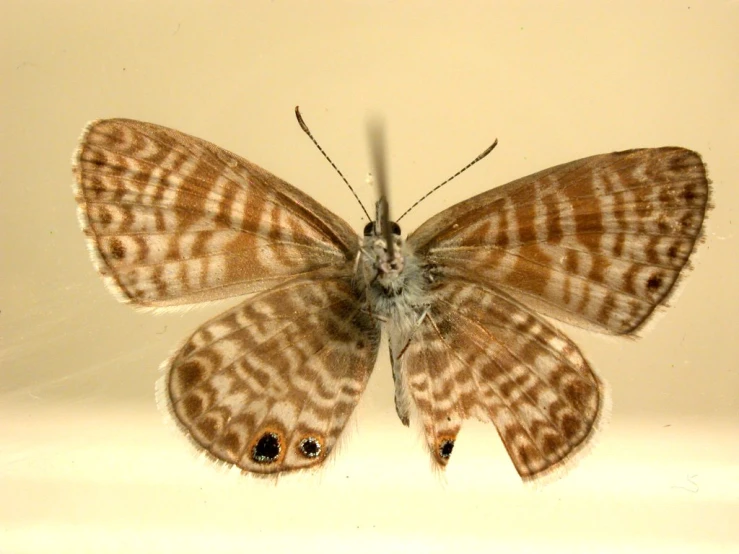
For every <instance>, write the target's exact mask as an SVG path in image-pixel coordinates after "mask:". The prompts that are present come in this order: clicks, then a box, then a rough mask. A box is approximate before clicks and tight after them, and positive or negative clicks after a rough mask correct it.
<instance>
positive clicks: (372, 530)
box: [0, 0, 739, 554]
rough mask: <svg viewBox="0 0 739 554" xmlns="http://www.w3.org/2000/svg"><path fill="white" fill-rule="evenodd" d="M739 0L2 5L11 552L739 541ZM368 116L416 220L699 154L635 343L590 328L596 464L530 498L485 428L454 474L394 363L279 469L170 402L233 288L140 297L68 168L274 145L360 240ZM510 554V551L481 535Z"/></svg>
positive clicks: (682, 546) (1, 242)
mask: <svg viewBox="0 0 739 554" xmlns="http://www.w3.org/2000/svg"><path fill="white" fill-rule="evenodd" d="M738 30H739V4H738V3H736V2H724V1H720V2H716V1H698V0H692V1H684V2H679V1H674V2H653V1H646V2H644V1H627V2H590V1H582V2H577V1H570V2H557V3H554V2H545V1H544V0H541V1H538V2H537V1H529V2H513V1H510V2H492V1H479V2H430V1H429V2H424V1H420V0H419V1H406V2H367V1H363V2H359V1H356V2H348V1H347V2H338V1H330V2H329V1H325V2H298V1H274V2H237V1H232V2H223V1H221V2H174V1H169V2H164V1H159V0H157V1H138V2H102V1H101V2H89V1H87V2H83V1H76V2H73V1H67V2H57V1H40V0H39V1H35V2H20V1H5V2H3V3H2V5H0V41H2V52H1V56H2V57H1V59H0V72H1V73H0V75H1V77H0V82H1V83H2V84H1V85H0V91H1V94H2V96H1V100H0V102H1V108H0V117H1V118H2V119H1V121H0V129H1V131H0V141H1V142H0V156H1V158H0V161H1V163H0V192H1V195H2V196H1V197H0V256H1V257H0V364H1V369H0V371H1V374H0V498H1V499H2V501H0V551H2V552H12V553H21V552H55V553H61V552H74V553H80V552H169V551H173V552H174V551H176V552H179V553H184V552H204V551H207V552H211V553H214V554H216V553H217V554H220V553H221V552H223V553H225V552H258V551H267V552H283V551H291V552H318V551H321V552H334V551H336V552H347V551H349V550H348V549H349V548H351V549H353V550H356V551H360V552H395V551H398V552H409V551H413V550H414V549H415V550H416V551H418V552H451V551H452V550H454V551H466V552H474V551H483V550H484V551H493V550H492V549H493V548H494V549H495V550H494V551H496V552H512V551H531V552H554V551H562V552H577V551H581V552H610V551H614V552H615V551H638V550H647V549H651V550H652V551H664V552H671V553H673V552H718V551H729V550H733V549H739V525H737V522H739V356H738V354H739V332H738V331H737V329H738V327H739V319H738V316H739V287H738V286H737V283H738V282H739V263H738V260H739V241H738V240H737V225H738V224H739V214H737V207H738V206H739V155H737V153H738V145H739V109H737V108H738V106H739V104H738V102H737V101H738V100H739V32H737V31H738ZM296 104H299V105H300V106H301V109H302V112H303V114H304V116H305V118H306V121H307V122H308V123H309V125H310V126H311V128H312V130H313V131H314V133H315V134H316V136H317V137H318V139H319V140H320V142H321V143H322V145H323V147H324V148H325V149H326V150H327V151H328V152H329V153H330V154H331V156H332V157H333V159H334V161H335V162H336V163H337V164H338V165H339V166H340V167H341V168H342V169H343V171H344V172H345V174H346V175H347V177H348V178H349V179H350V181H351V182H352V183H354V185H355V187H357V189H358V192H359V194H360V195H361V196H362V198H363V199H364V200H365V202H366V203H367V204H369V205H371V204H372V202H373V196H374V192H373V190H371V189H370V188H368V186H367V185H366V184H365V176H366V172H367V169H368V155H367V144H366V134H365V122H366V118H367V115H368V114H369V113H371V112H374V113H379V114H382V115H383V116H384V118H385V121H386V123H387V132H388V140H389V149H390V160H389V171H390V178H391V186H392V201H393V206H394V207H393V209H394V211H395V213H396V214H397V213H400V211H402V210H404V209H405V208H406V207H407V206H409V205H410V204H411V203H412V202H413V201H414V200H416V199H417V198H418V197H419V196H421V195H422V194H424V193H425V192H426V191H428V190H429V189H430V188H431V187H433V186H435V185H436V184H438V183H439V182H440V181H441V180H442V179H444V178H446V177H447V176H448V175H449V174H451V173H452V172H454V171H456V170H457V169H458V168H459V167H461V166H462V165H463V164H465V163H466V162H468V161H469V160H470V159H472V158H473V157H474V156H476V155H477V154H478V153H479V152H480V151H481V150H482V149H483V148H484V147H485V146H487V145H488V144H489V143H490V142H491V141H492V139H494V138H495V137H497V138H498V139H499V140H500V144H499V146H498V148H497V149H496V150H495V151H494V153H493V154H492V155H491V156H490V157H489V158H488V159H486V160H485V161H484V162H482V163H481V164H479V165H478V166H476V167H475V168H474V169H472V170H471V171H469V172H468V173H466V174H465V175H464V176H463V177H461V178H459V179H458V180H457V181H456V182H455V183H454V184H453V185H451V186H449V187H447V188H445V189H443V190H442V191H440V192H439V193H437V194H435V195H434V196H433V197H431V198H430V199H429V200H428V201H426V202H424V203H423V204H422V205H421V206H420V207H418V208H417V209H416V210H415V211H414V212H413V213H412V215H410V216H409V217H408V218H407V219H406V220H404V230H405V231H410V230H411V229H412V228H413V227H415V226H416V225H418V224H419V223H421V222H422V221H424V220H425V219H426V218H428V217H430V216H431V215H432V214H434V213H436V212H437V211H438V210H440V209H442V208H443V207H445V206H448V205H450V204H451V203H454V202H457V201H460V200H462V199H464V198H467V197H469V196H471V195H472V194H475V193H479V192H481V191H483V190H486V189H488V188H491V187H493V186H495V185H498V184H502V183H505V182H507V181H509V180H511V179H514V178H517V177H520V176H523V175H526V174H529V173H532V172H534V171H537V170H540V169H543V168H546V167H549V166H551V165H555V164H557V163H561V162H565V161H569V160H572V159H576V158H580V157H584V156H587V155H591V154H597V153H602V152H609V151H613V150H622V149H628V148H635V147H644V146H664V145H680V146H685V147H689V148H692V149H695V150H697V151H699V152H700V153H702V155H703V156H704V159H705V161H706V163H707V165H708V168H709V171H710V176H711V178H712V180H713V188H714V196H713V201H714V203H715V206H716V207H715V209H714V210H713V211H712V212H711V213H710V215H709V218H708V222H707V227H706V241H705V243H704V244H702V245H701V246H700V248H699V251H698V256H696V257H695V258H694V270H693V271H692V272H690V273H689V275H688V276H687V278H686V279H685V280H684V281H683V283H682V286H681V287H680V293H679V294H677V295H676V296H674V297H673V299H672V301H671V307H670V308H669V309H668V310H666V311H665V312H664V313H663V314H661V315H660V316H659V317H658V318H656V320H655V321H654V322H653V323H652V324H651V325H650V326H649V327H648V328H647V329H646V330H645V331H644V332H643V333H642V337H641V339H640V340H638V341H631V340H626V339H615V338H608V337H603V336H599V335H594V334H591V333H588V332H585V331H581V330H577V329H570V328H567V329H566V331H567V332H568V333H569V335H570V336H571V337H572V338H573V339H575V340H576V341H577V342H578V344H579V345H580V346H581V348H582V350H583V352H584V354H585V355H586V357H587V358H588V359H589V360H590V362H591V363H592V364H593V366H594V367H595V368H596V370H597V371H598V372H599V374H600V375H601V376H602V377H603V378H604V379H605V380H606V381H607V382H608V383H609V384H610V387H611V395H612V398H613V412H612V417H611V421H610V424H609V425H608V426H607V427H606V428H605V430H604V431H603V432H602V433H601V435H600V438H599V441H598V443H597V444H596V445H595V448H594V449H593V451H592V452H591V454H590V455H589V456H588V457H586V458H585V459H584V460H583V461H582V462H581V463H580V464H579V466H578V467H577V468H575V469H574V470H573V471H572V472H570V473H569V474H567V475H566V476H565V477H564V478H563V479H561V480H559V481H557V482H556V483H553V484H550V485H548V486H546V487H544V488H542V489H535V488H531V487H525V486H523V485H522V484H521V483H520V481H519V479H518V477H517V475H516V473H515V471H514V470H513V466H512V465H511V463H510V461H509V460H508V458H507V456H506V454H505V451H504V449H503V447H502V445H501V443H500V441H499V439H498V437H497V434H496V432H495V429H494V428H493V427H492V426H490V425H482V424H479V423H475V422H470V423H469V424H468V425H467V426H466V427H465V429H464V430H463V431H462V433H461V434H460V437H459V440H458V443H457V447H456V449H455V452H454V456H453V458H452V460H451V463H450V465H449V467H448V470H447V472H446V478H445V479H440V478H439V477H438V476H436V475H434V474H433V473H432V471H431V470H430V464H429V462H428V460H427V453H426V452H425V450H424V447H423V444H422V441H421V439H420V436H419V434H418V433H416V432H414V431H409V430H408V429H406V428H404V427H403V426H401V425H400V424H399V422H398V420H397V418H396V416H395V413H394V408H393V397H392V384H391V377H390V368H389V364H388V361H387V356H386V354H384V353H381V355H380V357H379V362H378V366H377V369H376V371H375V373H374V375H373V378H372V380H371V381H370V385H369V387H368V390H367V391H366V393H365V396H364V398H363V400H362V402H361V404H360V406H359V408H358V411H357V416H356V419H355V423H354V424H353V425H352V428H351V429H350V430H349V433H348V437H347V440H346V441H345V443H344V446H343V448H342V449H341V452H339V453H338V455H337V456H335V458H334V460H333V461H332V462H330V463H328V464H327V467H325V468H324V469H323V471H321V472H320V473H318V474H317V475H300V476H297V477H288V478H283V479H280V482H279V483H278V484H277V485H276V486H275V485H274V484H272V483H270V482H265V481H261V480H254V479H251V478H247V477H242V476H239V475H232V474H229V473H228V472H224V471H222V470H219V469H218V468H216V467H214V466H213V465H212V464H209V463H204V462H203V461H201V460H200V459H199V458H198V456H197V455H196V454H195V452H194V450H193V449H192V448H191V446H190V445H189V444H188V443H187V441H185V440H184V439H183V438H182V437H181V436H180V434H179V431H177V430H176V429H172V428H170V427H167V426H166V425H164V424H163V418H162V416H161V414H160V413H159V412H158V410H157V407H156V403H155V400H154V383H155V381H156V380H157V378H158V376H159V374H158V370H157V367H158V365H159V363H160V362H161V361H162V360H163V359H164V358H166V357H167V355H168V354H169V352H170V351H171V349H173V348H174V347H175V346H176V345H178V344H179V343H180V342H181V341H183V340H184V339H185V337H186V336H187V335H188V334H189V333H190V332H192V331H193V330H194V329H195V328H196V327H197V326H198V325H200V324H201V323H202V322H204V321H205V320H206V319H208V318H210V317H211V316H213V315H215V314H216V313H218V312H220V311H222V310H223V309H225V308H226V307H227V306H229V305H231V304H233V303H234V301H230V302H223V303H220V304H218V305H212V306H208V307H205V308H203V309H199V310H193V311H191V312H188V313H186V314H183V315H171V314H170V315H160V316H155V315H151V314H144V313H137V312H135V311H134V310H132V309H131V308H129V307H126V306H123V305H120V304H118V303H117V302H116V301H115V300H114V299H113V297H112V296H111V295H110V294H108V292H107V291H106V290H105V288H104V286H103V283H102V281H101V279H100V278H99V277H98V276H97V274H96V273H95V271H94V269H93V266H92V264H91V263H90V260H89V258H88V255H87V252H86V251H85V244H84V241H83V238H82V235H81V233H80V231H79V229H78V226H77V221H76V215H75V202H74V199H73V195H72V191H71V183H72V174H71V169H70V158H71V155H72V151H73V150H74V148H75V144H76V141H77V138H78V136H79V134H80V132H81V130H82V128H83V126H84V124H85V123H86V122H87V121H88V120H91V119H94V118H101V117H129V118H135V119H142V120H146V121H152V122H156V123H160V124H163V125H167V126H171V127H175V128H177V129H180V130H182V131H185V132H188V133H190V134H194V135H196V136H200V137H203V138H205V139H207V140H210V141H212V142H215V143H217V144H220V145H222V146H224V147H226V148H228V149H230V150H233V151H235V152H237V153H240V154H242V155H244V156H245V157H248V158H249V159H251V160H253V161H254V162H256V163H258V164H260V165H262V166H264V167H265V168H267V169H269V170H271V171H272V172H274V173H276V174H277V175H279V176H281V177H283V178H285V179H287V180H288V181H289V182H291V183H293V184H295V185H296V186H298V187H300V188H302V189H303V190H305V191H306V192H308V193H310V194H312V195H313V196H314V197H315V198H317V199H318V200H319V201H320V202H322V203H324V204H325V205H327V206H328V207H329V208H330V209H332V210H334V211H336V212H338V213H340V214H341V215H342V216H343V217H344V218H345V219H346V220H347V221H349V222H351V223H352V224H354V225H355V226H356V227H357V229H358V230H361V226H362V225H363V224H364V221H363V220H362V218H361V211H360V209H359V207H358V206H357V205H356V203H355V201H354V200H353V198H352V196H351V194H350V193H349V191H348V190H346V188H345V187H344V185H343V184H342V183H341V181H340V180H339V179H338V177H337V176H336V175H335V174H334V173H333V171H332V169H331V168H330V167H329V165H328V164H327V163H325V161H324V160H323V159H322V158H321V156H320V154H319V153H318V152H317V151H316V149H315V148H314V147H313V145H312V144H311V143H310V142H309V141H308V140H307V138H306V137H305V136H304V135H303V133H302V132H301V131H300V129H299V128H298V125H297V124H296V122H295V119H294V116H293V108H294V106H295V105H296ZM483 547H485V548H483Z"/></svg>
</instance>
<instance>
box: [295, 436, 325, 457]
mask: <svg viewBox="0 0 739 554" xmlns="http://www.w3.org/2000/svg"><path fill="white" fill-rule="evenodd" d="M298 448H300V452H301V453H302V454H303V456H305V457H306V458H317V457H318V456H320V455H321V450H322V449H321V443H320V442H319V440H318V439H317V438H315V437H306V438H304V439H303V440H302V441H300V444H299V445H298Z"/></svg>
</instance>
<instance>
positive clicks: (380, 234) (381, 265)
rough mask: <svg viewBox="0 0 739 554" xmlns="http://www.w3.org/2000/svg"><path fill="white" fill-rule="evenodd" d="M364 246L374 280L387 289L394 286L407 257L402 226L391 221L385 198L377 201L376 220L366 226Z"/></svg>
mask: <svg viewBox="0 0 739 554" xmlns="http://www.w3.org/2000/svg"><path fill="white" fill-rule="evenodd" d="M363 247H364V248H363V250H364V252H365V253H366V254H367V258H368V262H369V263H370V264H371V265H372V266H373V267H372V269H373V270H374V274H375V277H374V280H376V281H377V282H379V284H380V285H381V286H383V287H384V288H386V289H389V288H392V285H393V283H394V282H396V281H397V277H398V276H399V275H400V274H401V273H402V271H403V269H404V267H405V259H404V256H403V253H402V248H403V238H402V237H401V236H400V226H399V225H398V224H397V223H396V222H394V221H390V219H389V217H388V209H387V201H386V200H385V199H384V198H380V200H378V202H377V217H376V219H375V221H370V222H369V223H368V224H367V225H365V227H364V243H363Z"/></svg>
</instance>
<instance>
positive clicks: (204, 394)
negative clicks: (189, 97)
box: [74, 108, 710, 480]
mask: <svg viewBox="0 0 739 554" xmlns="http://www.w3.org/2000/svg"><path fill="white" fill-rule="evenodd" d="M296 114H297V115H298V118H299V121H300V123H301V126H303V127H304V130H306V132H308V131H307V128H306V127H305V126H304V123H303V122H302V119H301V118H300V114H299V112H298V110H297V108H296ZM311 138H312V135H311ZM319 148H320V147H319ZM322 152H323V151H322ZM377 152H379V150H377ZM324 155H325V154H324ZM375 163H376V166H377V167H379V170H378V173H381V174H382V175H381V176H380V178H379V180H380V181H381V182H384V181H385V177H384V166H383V165H382V156H378V157H376V160H375ZM473 163H474V162H473ZM337 171H338V170H337ZM74 174H75V176H76V189H75V194H76V199H77V203H78V212H79V219H80V222H81V226H82V229H83V231H84V233H85V235H86V236H87V239H88V246H89V250H90V252H91V255H92V257H93V261H94V263H95V265H96V267H97V269H98V271H99V272H100V273H101V274H102V276H103V278H104V280H105V282H106V283H107V285H108V288H109V289H110V290H111V291H112V292H113V294H114V295H115V296H116V297H117V298H118V299H119V300H121V301H123V302H127V303H131V304H134V305H135V306H139V307H144V308H154V309H156V308H167V307H172V306H182V305H191V304H200V303H203V302H210V301H214V300H219V299H224V298H228V297H232V296H236V295H245V294H252V293H256V294H254V295H253V296H250V297H249V298H248V299H247V300H245V301H244V302H242V303H241V304H239V305H237V306H236V307H234V308H231V309H229V310H228V311H226V312H225V313H222V314H221V315H219V316H217V317H215V318H213V319H211V320H210V321H208V322H207V323H205V324H204V325H202V326H201V327H200V328H198V329H197V330H196V331H195V332H194V333H193V334H192V336H191V337H190V338H189V339H187V341H186V342H185V343H184V345H183V346H182V347H181V348H179V350H177V351H176V352H175V353H174V354H173V355H172V357H171V358H170V359H169V360H167V361H166V362H165V370H166V373H165V397H166V402H167V404H168V407H169V409H170V410H171V413H172V414H173V416H174V418H175V420H176V421H177V423H178V424H179V426H180V427H181V428H182V430H183V431H184V432H185V433H186V434H187V436H189V438H190V439H191V440H192V441H193V442H194V443H195V444H196V445H197V446H198V447H199V448H200V449H202V450H203V451H205V452H207V453H208V454H209V455H210V456H212V457H214V458H216V459H218V460H222V461H223V462H226V463H227V464H232V465H235V466H238V467H239V468H241V469H242V470H243V471H246V472H250V473H255V474H278V473H282V472H289V471H293V470H300V469H305V468H310V467H313V466H317V465H319V464H321V463H323V462H324V461H325V460H326V459H327V458H328V457H329V456H330V455H331V453H332V451H333V450H334V447H335V446H336V444H337V440H338V439H339V436H340V435H341V433H342V431H343V429H344V427H345V426H346V424H347V420H348V419H349V417H350V416H351V414H352V412H353V410H354V408H355V407H356V405H357V403H358V401H359V398H360V396H361V394H362V392H363V390H364V388H365V385H366V384H367V380H368V379H369V376H370V374H371V372H372V369H373V367H374V365H375V361H376V358H377V355H378V350H379V345H380V337H381V329H382V328H383V327H384V328H385V329H386V331H387V334H388V342H389V346H390V358H391V364H392V376H393V380H394V388H395V407H396V411H397V415H398V417H399V419H400V420H401V422H402V423H403V424H404V425H406V426H408V425H409V422H410V421H411V419H413V420H415V421H417V422H418V424H420V427H422V429H423V433H424V436H425V440H426V443H427V445H428V450H429V452H430V456H431V459H432V460H433V462H434V463H435V464H436V466H438V467H440V468H443V467H445V466H446V465H447V463H448V461H449V459H450V455H451V453H452V450H453V448H454V443H455V440H456V437H457V434H458V432H459V430H460V428H461V426H462V424H463V422H464V421H465V420H467V419H470V418H477V419H480V420H483V421H491V422H492V423H493V424H494V425H495V428H496V429H497V431H498V434H499V436H500V438H501V440H502V442H503V444H504V446H505V448H506V450H507V452H508V454H509V456H510V458H511V460H512V462H513V465H514V467H515V469H516V471H517V472H518V474H519V475H520V476H521V478H522V479H524V480H529V479H534V478H537V477H540V476H542V475H545V474H548V473H549V472H551V471H553V470H555V469H557V468H560V467H562V465H563V464H564V463H565V462H567V461H568V460H570V459H571V458H572V456H573V455H574V454H575V453H577V452H578V451H579V450H580V449H582V447H583V446H584V445H586V444H587V442H588V440H589V439H590V438H591V437H592V435H593V431H594V429H595V428H596V426H597V425H596V424H597V422H598V421H599V418H600V417H601V415H602V413H603V400H604V385H603V383H602V381H601V380H600V379H599V378H598V377H597V376H596V374H595V373H594V372H593V370H592V368H591V366H590V364H589V363H588V362H587V360H586V359H585V358H584V356H583V355H582V353H581V352H580V350H579V349H578V347H577V346H576V345H575V343H573V342H572V341H571V340H570V339H569V338H568V337H567V336H566V335H565V334H564V333H562V332H561V331H560V330H558V329H557V328H556V327H555V326H554V325H552V323H550V322H549V321H548V319H545V317H547V318H554V319H557V320H560V321H564V322H566V323H568V324H572V325H575V326H579V327H584V328H588V329H591V330H595V331H599V332H604V333H611V334H616V335H631V334H633V333H635V332H636V331H637V330H638V329H639V328H640V327H641V326H642V325H643V324H644V322H645V321H646V320H647V319H648V318H649V316H650V315H651V314H652V313H653V312H654V310H655V308H656V307H657V306H658V305H660V304H661V303H663V302H664V301H665V299H666V298H667V297H668V295H669V293H670V291H671V290H672V289H673V287H674V285H675V283H676V282H677V280H678V277H679V276H680V273H681V271H682V270H683V268H685V267H686V264H687V263H688V259H689V257H690V254H691V252H692V251H693V249H694V247H695V245H696V242H697V240H698V239H699V238H700V236H701V229H702V224H703V220H704V217H705V214H706V210H707V207H708V206H709V192H710V191H709V182H708V179H707V177H706V168H705V166H704V164H703V162H702V160H701V157H700V155H699V154H697V153H696V152H693V151H690V150H686V149H684V148H678V147H665V148H648V149H638V150H628V151H624V152H614V153H610V154H602V155H597V156H592V157H588V158H584V159H580V160H577V161H572V162H569V163H565V164H562V165H558V166H556V167H552V168H550V169H546V170H544V171H541V172H539V173H535V174H533V175H530V176H528V177H524V178H522V179H518V180H516V181H513V182H511V183H508V184H506V185H503V186H500V187H498V188H494V189H492V190H489V191H487V192H484V193H482V194H479V195H477V196H474V197H472V198H470V199H468V200H465V201H463V202H460V203H458V204H456V205H454V206H452V207H450V208H447V209H445V210H443V211H442V212H441V213H439V214H437V215H435V216H434V217H432V218H431V219H429V220H428V221H426V222H425V223H423V224H422V225H421V226H420V227H418V228H417V229H416V230H415V231H413V232H412V233H410V234H409V235H408V236H407V237H406V238H405V239H404V238H403V237H402V235H401V230H400V227H399V225H398V224H397V222H394V221H392V219H391V218H390V216H389V213H388V207H387V201H386V198H385V193H384V192H383V191H381V198H380V200H379V201H378V204H377V210H378V215H377V217H376V218H375V219H374V220H372V221H370V222H369V223H367V225H366V226H365V227H364V230H363V233H361V234H357V233H355V232H354V231H353V230H352V227H351V226H350V225H348V224H347V223H346V222H345V221H344V220H343V219H341V218H340V217H339V216H337V215H335V214H333V213H331V212H330V211H329V210H328V209H326V208H325V207H323V206H322V205H320V204H319V203H318V202H316V201H315V200H314V199H312V198H311V197H310V196H308V195H306V194H305V193H303V192H301V191H300V190H298V189H296V188H294V187H293V186H291V185H289V184H288V183H286V182H285V181H283V180H282V179H280V178H279V177H276V176H275V175H272V174H271V173H269V172H267V171H265V170H264V169H262V168H261V167H259V166H257V165H255V164H253V163H252V162H250V161H248V160H246V159H244V158H241V157H239V156H237V155H235V154H232V153H231V152H228V151H226V150H224V149H222V148H219V147H218V146H215V145H213V144H211V143H209V142H206V141H204V140H201V139H198V138H195V137H192V136H189V135H186V134H184V133H181V132H179V131H175V130H173V129H168V128H165V127H161V126H158V125H154V124H151V123H143V122H140V121H132V120H126V119H108V120H98V121H94V122H92V123H90V124H89V125H88V126H87V127H86V129H85V131H84V134H83V136H82V138H81V141H80V145H79V148H78V150H77V152H76V155H75V161H74ZM342 177H343V176H342ZM355 196H356V194H355Z"/></svg>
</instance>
